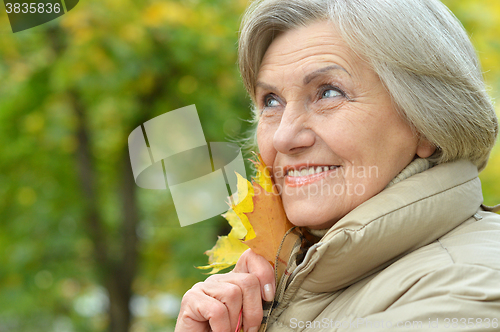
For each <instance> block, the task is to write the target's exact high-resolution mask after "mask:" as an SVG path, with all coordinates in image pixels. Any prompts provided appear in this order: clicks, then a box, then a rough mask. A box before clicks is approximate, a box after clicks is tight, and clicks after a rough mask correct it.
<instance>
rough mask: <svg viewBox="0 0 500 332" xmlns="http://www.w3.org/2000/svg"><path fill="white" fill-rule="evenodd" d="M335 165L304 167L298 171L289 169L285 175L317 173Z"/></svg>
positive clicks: (330, 168) (333, 167)
mask: <svg viewBox="0 0 500 332" xmlns="http://www.w3.org/2000/svg"><path fill="white" fill-rule="evenodd" d="M336 167H337V166H316V167H309V168H304V169H302V170H300V171H297V170H289V171H288V173H287V175H288V176H307V175H313V174H318V173H321V172H326V171H328V170H332V169H335V168H336Z"/></svg>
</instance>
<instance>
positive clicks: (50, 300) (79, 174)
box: [0, 0, 500, 332]
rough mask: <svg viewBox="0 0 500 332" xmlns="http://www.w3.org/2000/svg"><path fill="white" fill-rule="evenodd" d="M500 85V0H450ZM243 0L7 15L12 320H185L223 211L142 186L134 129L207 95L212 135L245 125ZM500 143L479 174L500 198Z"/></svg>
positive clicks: (221, 136)
mask: <svg viewBox="0 0 500 332" xmlns="http://www.w3.org/2000/svg"><path fill="white" fill-rule="evenodd" d="M444 2H445V3H446V4H447V5H448V6H449V7H450V9H451V10H452V11H453V12H454V13H455V14H456V15H457V16H458V17H459V19H460V20H461V21H462V22H463V24H464V25H465V27H466V29H467V30H468V32H469V33H470V35H471V37H472V40H473V43H474V44H475V46H476V48H477V49H478V52H479V56H480V58H481V62H482V64H483V70H484V71H485V77H486V80H487V82H488V84H489V86H490V87H491V91H490V93H491V95H492V96H493V97H498V95H499V92H500V66H499V63H500V40H499V39H498V36H500V23H499V22H500V2H499V1H497V0H479V1H477V0H446V1H444ZM246 6H247V1H246V0H184V1H173V0H169V1H163V0H161V1H160V0H159V1H155V0H143V1H131V0H82V1H80V3H79V4H78V5H77V6H76V7H75V8H74V9H73V10H72V11H71V12H69V13H68V14H66V15H64V16H62V17H61V18H59V19H57V20H54V21H52V22H49V23H47V24H44V25H42V26H39V27H35V28H33V29H30V30H26V31H23V32H19V33H16V34H13V33H12V32H9V28H8V18H7V15H6V14H5V12H4V11H3V7H2V6H0V8H2V10H1V11H0V28H1V29H2V30H1V32H0V78H1V84H0V143H1V144H0V253H1V254H0V332H4V331H16V332H17V331H19V332H21V331H22V332H24V331H29V332H36V331H43V332H47V331H54V332H71V331H75V332H76V331H98V332H99V331H111V332H126V331H133V332H142V331H169V330H173V326H174V323H175V317H176V316H177V312H178V306H179V301H180V298H181V296H182V294H183V293H184V292H185V291H186V290H187V289H189V288H190V287H191V286H192V285H193V284H194V283H196V282H198V281H201V280H203V279H204V278H205V277H206V276H205V275H203V274H202V273H201V272H200V271H198V270H196V269H195V268H194V267H193V266H195V265H203V264H205V263H206V257H205V256H204V255H203V252H204V251H205V250H207V249H209V248H211V247H212V245H213V244H214V243H215V240H216V237H217V234H224V233H226V232H227V230H226V229H225V227H226V225H225V222H224V221H223V220H222V218H213V219H211V220H208V221H206V222H203V223H199V224H196V225H192V226H188V227H184V228H180V227H179V226H178V221H177V216H176V213H175V210H174V207H173V203H172V198H171V196H170V194H169V192H168V191H156V190H146V189H141V188H138V187H137V186H136V185H135V183H134V180H133V177H132V173H131V169H130V160H129V155H128V147H127V137H128V135H129V134H130V132H131V131H132V130H133V129H134V128H136V127H137V126H138V125H140V124H142V123H143V122H144V121H146V120H149V119H151V118H153V117H155V116H157V115H160V114H163V113H165V112H168V111H171V110H174V109H177V108H180V107H183V106H187V105H191V104H196V106H197V109H198V113H199V115H200V119H201V122H202V126H203V129H204V132H205V136H206V139H207V141H222V140H228V139H231V138H237V137H241V136H242V135H244V133H245V131H246V130H247V129H248V121H247V120H249V119H250V117H251V116H250V112H249V105H250V101H249V99H248V98H247V96H246V94H245V92H244V89H243V85H242V83H241V82H240V79H239V74H238V72H237V66H236V42H237V31H238V27H239V20H240V17H241V14H242V13H243V11H244V8H245V7H246ZM499 169H500V152H499V148H498V147H497V148H496V150H495V151H494V153H493V155H492V157H491V161H490V164H489V166H488V167H487V169H486V170H485V171H484V172H483V173H482V174H481V178H482V181H483V189H484V195H485V203H486V204H490V205H492V204H495V203H500V189H499V188H500V172H499Z"/></svg>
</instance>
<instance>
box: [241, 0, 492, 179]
mask: <svg viewBox="0 0 500 332" xmlns="http://www.w3.org/2000/svg"><path fill="white" fill-rule="evenodd" d="M322 20H328V21H330V22H332V23H333V25H334V26H335V28H336V29H337V30H338V33H340V35H341V36H342V38H343V39H344V40H345V41H346V42H347V44H348V45H349V46H350V47H351V48H352V49H353V51H354V52H356V53H357V54H358V55H360V56H361V57H363V58H365V59H367V60H368V61H369V62H370V64H371V66H372V67H373V69H374V71H375V72H376V73H377V74H378V76H379V77H380V79H381V81H382V83H383V84H384V85H385V87H386V89H387V90H388V92H389V94H390V95H391V97H392V99H393V101H394V103H395V105H396V107H397V109H398V111H399V112H400V113H401V115H402V116H403V117H404V118H405V119H406V120H407V122H408V123H409V124H410V126H412V128H414V130H416V132H418V133H419V134H420V135H421V136H423V137H425V138H426V139H428V140H429V141H430V142H431V143H432V144H434V145H435V146H436V148H437V149H436V153H434V155H433V156H431V157H430V158H429V159H431V161H434V162H436V163H445V162H450V161H454V160H458V159H468V160H470V161H471V162H473V163H474V164H475V165H476V166H477V167H478V169H479V170H482V169H483V168H484V167H485V166H486V163H487V162H488V158H489V154H490V152H491V149H492V148H493V146H494V144H495V141H496V137H497V135H498V120H497V117H496V114H495V109H494V107H493V105H492V102H491V99H490V97H489V96H488V93H487V91H486V87H485V84H484V80H483V76H482V72H481V66H480V64H479V60H478V58H477V55H476V52H475V50H474V47H473V46H472V44H471V42H470V40H469V38H468V36H467V33H466V32H465V29H464V28H463V26H462V24H461V23H460V22H459V20H458V19H457V18H456V17H455V16H454V15H453V13H451V11H450V10H449V9H448V8H447V7H446V6H445V5H444V4H443V3H441V2H440V1H438V0H373V1H366V0H257V1H254V2H253V3H252V4H251V5H250V7H249V8H248V9H247V11H246V13H245V15H244V17H243V20H242V23H241V29H240V39H239V48H238V51H239V59H238V60H239V66H240V72H241V75H242V79H243V82H244V84H245V87H246V89H247V91H248V93H249V94H250V96H251V98H252V100H253V102H254V103H256V100H255V83H256V79H257V74H258V72H259V68H260V64H261V62H262V59H263V57H264V54H265V52H266V50H267V48H268V47H269V45H270V44H271V43H272V41H273V40H274V38H275V37H276V36H278V35H279V34H280V33H282V32H285V31H288V30H292V29H294V28H298V27H301V26H307V25H308V24H310V23H313V22H317V21H322ZM256 116H258V115H256Z"/></svg>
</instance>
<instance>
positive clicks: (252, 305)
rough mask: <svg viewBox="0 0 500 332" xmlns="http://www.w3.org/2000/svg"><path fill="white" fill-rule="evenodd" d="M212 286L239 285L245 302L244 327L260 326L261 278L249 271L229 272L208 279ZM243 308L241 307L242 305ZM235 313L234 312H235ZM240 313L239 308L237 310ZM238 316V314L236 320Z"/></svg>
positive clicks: (261, 311) (245, 328)
mask: <svg viewBox="0 0 500 332" xmlns="http://www.w3.org/2000/svg"><path fill="white" fill-rule="evenodd" d="M206 283H207V285H208V286H209V287H210V285H212V283H221V284H224V285H227V284H231V285H236V286H238V287H239V289H240V291H241V297H242V302H243V329H244V331H247V330H248V329H250V328H252V327H258V326H260V323H261V322H262V316H263V310H262V297H261V285H260V283H259V279H258V278H257V277H256V276H254V275H252V274H249V273H227V274H222V275H215V276H212V277H210V278H208V279H207V280H206ZM240 308H241V307H240ZM233 314H234V313H233ZM237 314H239V310H238V312H237ZM237 319H238V317H237V316H236V322H237Z"/></svg>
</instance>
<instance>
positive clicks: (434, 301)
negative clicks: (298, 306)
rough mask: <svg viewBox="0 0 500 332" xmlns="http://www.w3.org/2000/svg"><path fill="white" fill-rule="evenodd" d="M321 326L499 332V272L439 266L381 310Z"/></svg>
mask: <svg viewBox="0 0 500 332" xmlns="http://www.w3.org/2000/svg"><path fill="white" fill-rule="evenodd" d="M497 259H500V257H498V258H497ZM341 323H342V324H343V325H342V324H341ZM348 323H349V325H348ZM325 327H326V326H325ZM326 330H328V331H348V330H349V331H352V330H355V331H363V332H365V331H366V332H368V331H377V330H381V331H401V330H414V331H421V330H432V331H500V271H499V270H495V269H492V268H490V267H484V266H480V265H470V264H452V265H449V266H446V267H443V268H442V269H439V270H436V271H434V272H432V273H429V274H427V275H425V276H423V277H422V278H420V279H419V280H418V281H417V282H416V283H415V284H414V285H413V286H412V287H410V288H409V289H408V291H406V292H405V293H404V294H403V295H402V296H401V297H400V298H399V299H397V300H396V301H395V302H394V303H393V304H392V305H390V306H389V307H388V308H387V309H386V310H384V311H382V312H379V313H374V314H371V315H368V316H366V317H350V318H346V322H331V323H330V326H328V328H326V329H325V331H326ZM306 331H307V330H306ZM315 331H318V330H317V329H316V330H315Z"/></svg>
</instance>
